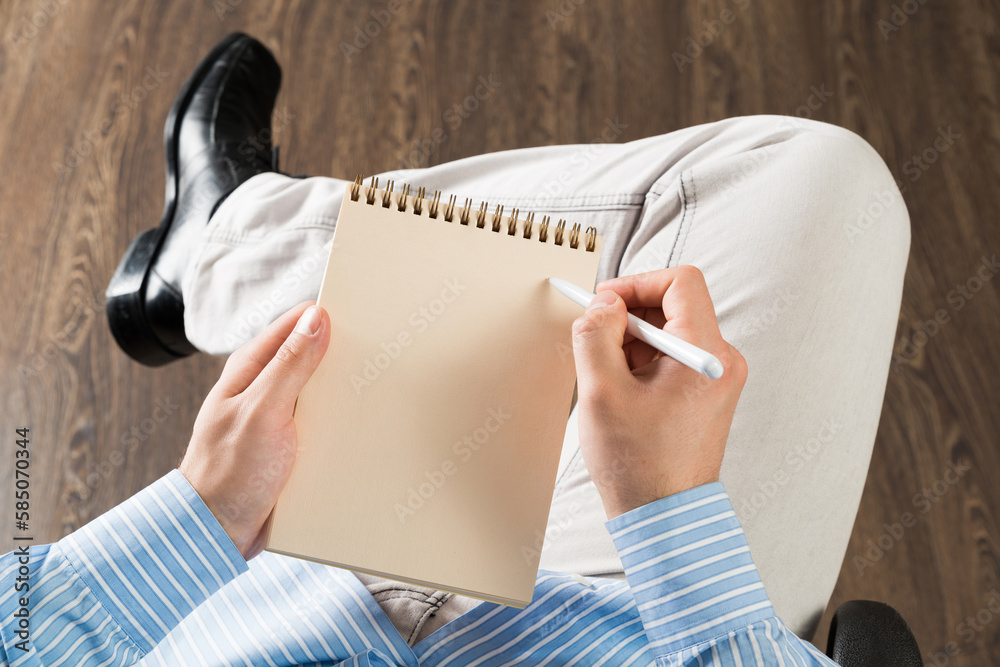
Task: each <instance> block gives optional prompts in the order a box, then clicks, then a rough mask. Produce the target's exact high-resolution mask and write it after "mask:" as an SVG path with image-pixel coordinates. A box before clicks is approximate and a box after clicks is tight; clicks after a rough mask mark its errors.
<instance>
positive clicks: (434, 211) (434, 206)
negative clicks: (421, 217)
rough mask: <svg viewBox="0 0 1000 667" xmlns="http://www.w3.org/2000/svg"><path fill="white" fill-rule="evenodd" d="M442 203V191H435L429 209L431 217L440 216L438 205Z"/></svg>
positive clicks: (428, 213) (428, 212)
mask: <svg viewBox="0 0 1000 667" xmlns="http://www.w3.org/2000/svg"><path fill="white" fill-rule="evenodd" d="M440 204H441V191H440V190H435V191H434V199H432V200H431V205H430V207H428V209H427V215H428V216H430V217H431V218H437V217H438V206H439V205H440Z"/></svg>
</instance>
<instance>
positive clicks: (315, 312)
mask: <svg viewBox="0 0 1000 667" xmlns="http://www.w3.org/2000/svg"><path fill="white" fill-rule="evenodd" d="M328 320H329V318H328V317H327V313H326V310H325V309H324V308H321V307H320V306H310V307H309V308H306V309H305V311H303V313H302V315H300V316H299V320H298V322H296V324H295V328H294V329H292V331H291V333H289V334H288V337H287V338H286V339H285V342H284V343H282V344H281V347H279V348H278V351H277V352H275V354H274V357H272V358H271V360H270V361H269V362H268V363H267V366H265V367H264V369H263V370H262V371H261V372H260V374H259V375H258V376H257V378H256V379H254V381H253V383H251V385H250V387H249V389H250V390H251V391H252V392H253V393H254V394H255V395H256V396H257V397H258V398H259V399H260V400H262V401H264V402H265V403H267V404H270V405H272V406H274V407H276V408H278V409H280V410H284V409H285V408H287V412H288V414H289V415H291V412H292V408H293V407H294V405H295V400H296V399H297V398H298V396H299V392H300V391H302V387H304V386H305V384H306V382H307V381H308V380H309V378H310V377H312V374H313V372H314V371H315V370H316V368H317V367H318V366H319V362H320V360H322V359H323V355H324V354H325V353H326V348H327V346H328V345H329V343H330V325H329V321H328Z"/></svg>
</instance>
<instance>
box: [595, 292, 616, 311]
mask: <svg viewBox="0 0 1000 667" xmlns="http://www.w3.org/2000/svg"><path fill="white" fill-rule="evenodd" d="M620 298H621V297H620V296H618V295H617V294H616V293H615V292H612V291H611V290H607V291H604V292H598V293H597V296H595V297H594V300H593V301H591V302H590V305H589V306H587V310H594V309H595V308H604V307H605V306H611V305H613V304H616V303H618V299H620Z"/></svg>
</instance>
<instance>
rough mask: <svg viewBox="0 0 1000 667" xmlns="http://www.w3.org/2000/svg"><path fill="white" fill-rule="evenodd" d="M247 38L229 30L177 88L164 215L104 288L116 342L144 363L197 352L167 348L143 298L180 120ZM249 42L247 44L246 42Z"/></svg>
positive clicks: (172, 185) (169, 220) (173, 198)
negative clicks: (225, 57)
mask: <svg viewBox="0 0 1000 667" xmlns="http://www.w3.org/2000/svg"><path fill="white" fill-rule="evenodd" d="M245 38H248V35H245V34H243V33H233V34H232V35H229V36H228V37H226V38H225V39H223V40H222V41H221V42H219V44H217V45H216V46H215V48H213V49H212V50H211V51H210V52H209V53H208V55H207V56H205V57H204V58H203V59H202V61H201V62H200V63H199V64H198V66H197V67H196V68H195V70H194V72H193V73H192V74H191V76H190V77H188V80H187V81H186V82H185V83H184V86H183V88H181V91H180V94H179V95H178V97H177V100H176V101H175V102H174V104H173V106H172V107H171V108H170V113H169V114H168V115H167V121H166V123H165V124H164V130H163V133H164V147H165V149H166V150H165V152H166V156H167V191H166V196H165V198H164V206H163V215H162V217H161V219H160V224H159V226H158V227H154V228H153V229H147V230H146V231H144V232H142V233H140V234H139V235H138V236H136V237H135V238H134V239H132V242H131V243H130V244H129V247H128V249H127V250H126V251H125V255H124V256H123V257H122V259H121V262H119V264H118V268H116V269H115V272H114V275H112V276H111V281H110V282H109V283H108V289H107V291H106V292H105V294H104V309H105V312H106V313H107V316H108V325H109V326H110V328H111V333H112V335H114V337H115V340H116V341H117V342H118V346H119V347H121V349H122V350H123V351H124V352H125V353H126V354H127V355H128V356H130V357H132V358H133V359H135V360H136V361H138V362H139V363H141V364H144V365H146V366H163V365H164V364H168V363H170V362H171V361H174V360H176V359H181V358H183V357H187V356H189V355H191V354H193V353H194V352H196V351H197V350H196V349H195V348H194V347H193V346H191V349H190V350H185V351H179V350H175V349H172V348H170V347H167V346H166V345H165V344H164V343H163V342H162V341H161V340H160V339H159V337H158V336H157V335H156V333H155V332H154V331H153V327H152V325H151V324H150V322H149V318H148V317H147V314H146V301H145V299H144V297H143V295H144V294H145V291H146V285H147V283H148V282H149V273H150V270H151V267H152V265H153V262H154V261H156V257H157V255H158V254H159V252H160V248H161V247H162V246H163V240H164V239H165V238H166V235H167V233H168V232H169V231H170V227H171V225H172V224H173V221H174V213H175V211H176V209H177V198H178V195H179V192H178V190H179V187H180V182H179V179H178V176H177V160H178V156H177V153H178V147H177V140H178V137H179V130H180V127H179V126H180V119H181V118H182V117H183V114H184V112H185V111H186V110H187V107H188V105H189V104H190V102H191V98H192V97H193V94H194V91H195V90H196V89H197V88H198V86H199V85H201V82H202V81H203V80H204V79H205V76H206V75H207V74H208V72H209V71H210V70H211V69H212V65H213V64H214V63H215V61H216V60H218V58H219V56H221V55H222V53H223V52H224V51H226V50H227V49H229V48H230V47H231V46H232V45H233V44H234V43H235V42H237V41H239V40H241V39H245ZM248 44H249V43H248Z"/></svg>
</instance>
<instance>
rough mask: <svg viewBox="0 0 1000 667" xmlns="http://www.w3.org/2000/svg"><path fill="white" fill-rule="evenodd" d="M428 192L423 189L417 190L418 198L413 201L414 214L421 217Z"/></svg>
mask: <svg viewBox="0 0 1000 667" xmlns="http://www.w3.org/2000/svg"><path fill="white" fill-rule="evenodd" d="M425 194H427V192H426V191H425V190H424V189H423V188H417V196H416V197H415V198H414V199H413V212H414V213H415V214H417V215H420V214H421V213H423V212H424V195H425Z"/></svg>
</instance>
